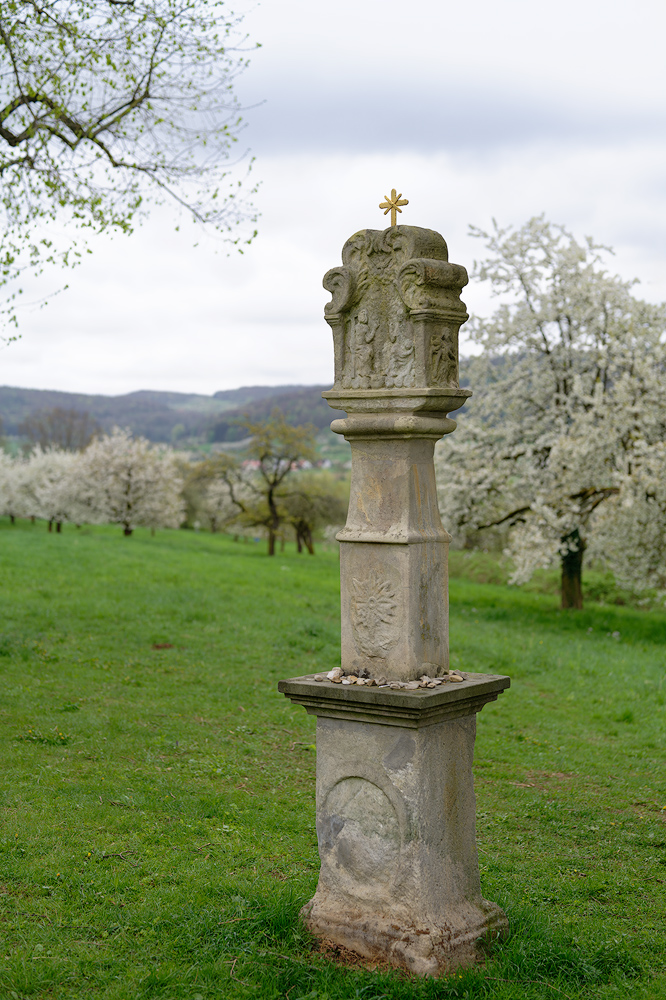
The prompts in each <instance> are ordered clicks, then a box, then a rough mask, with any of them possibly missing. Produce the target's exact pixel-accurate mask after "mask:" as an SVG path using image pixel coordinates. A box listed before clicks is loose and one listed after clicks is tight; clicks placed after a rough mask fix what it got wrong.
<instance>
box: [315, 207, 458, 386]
mask: <svg viewBox="0 0 666 1000" xmlns="http://www.w3.org/2000/svg"><path fill="white" fill-rule="evenodd" d="M342 260H343V266H342V267H336V268H333V269H332V270H330V271H329V272H328V273H327V274H326V276H325V277H324V287H325V288H326V289H328V291H330V292H331V295H332V299H331V302H329V303H328V304H327V305H326V307H325V314H326V319H327V321H328V323H329V324H330V325H331V328H332V330H333V339H334V344H335V388H336V389H406V388H413V387H417V386H418V387H425V386H435V387H436V386H454V387H457V384H458V343H457V341H458V330H459V328H460V326H461V324H462V323H464V322H465V320H466V319H467V313H466V311H465V306H464V303H462V302H461V301H460V291H461V289H462V288H463V287H464V286H465V285H466V284H467V272H466V271H465V269H464V268H463V267H459V266H458V265H457V264H450V263H449V261H448V250H447V247H446V242H445V241H444V239H443V237H441V236H440V235H439V233H435V232H432V231H431V230H429V229H419V228H417V227H415V226H395V227H392V228H390V229H386V230H384V231H378V230H371V229H368V230H363V231H362V232H360V233H356V234H355V235H354V236H352V237H351V239H349V240H348V241H347V243H346V244H345V246H344V248H343V251H342ZM424 324H425V327H427V329H424Z"/></svg>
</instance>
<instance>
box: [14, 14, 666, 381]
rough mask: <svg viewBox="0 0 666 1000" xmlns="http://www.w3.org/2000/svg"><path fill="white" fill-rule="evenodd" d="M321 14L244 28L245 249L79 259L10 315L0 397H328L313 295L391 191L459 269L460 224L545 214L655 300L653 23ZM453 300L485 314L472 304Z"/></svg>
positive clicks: (175, 246) (104, 248) (137, 250)
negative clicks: (255, 184) (251, 205)
mask: <svg viewBox="0 0 666 1000" xmlns="http://www.w3.org/2000/svg"><path fill="white" fill-rule="evenodd" d="M329 11H330V8H326V7H323V6H321V5H316V4H312V3H311V2H307V3H305V2H296V0H280V3H277V2H276V0H271V2H270V3H267V4H265V5H263V6H262V5H260V6H259V7H257V8H256V10H255V11H254V12H253V13H252V14H251V15H250V16H249V18H248V28H249V29H250V30H251V32H252V34H253V35H254V36H255V37H258V38H260V39H263V40H264V41H265V42H266V48H265V50H264V51H263V52H259V53H258V54H257V55H256V57H254V60H253V66H252V67H251V69H250V70H249V71H248V74H247V75H246V77H245V81H246V83H244V84H243V87H245V88H246V93H247V94H249V95H250V97H251V98H252V99H255V97H256V96H258V95H259V94H265V95H267V96H268V98H269V101H268V103H267V104H266V105H265V107H264V108H262V109H258V110H257V111H256V112H255V113H254V115H255V125H254V126H253V129H254V133H255V137H256V145H257V147H258V150H259V152H260V155H259V158H258V161H257V166H256V174H257V177H258V178H259V179H260V180H261V181H262V187H261V189H260V193H259V196H258V202H257V204H258V207H259V208H260V210H261V212H262V217H261V219H260V222H259V237H258V239H257V240H256V242H255V243H254V244H252V246H251V247H249V248H248V249H247V251H246V253H245V254H244V255H243V256H237V255H233V256H231V257H226V256H225V255H224V254H223V253H215V252H214V251H215V249H216V244H215V243H213V242H212V241H209V240H206V239H201V240H200V245H199V246H198V247H197V248H196V249H193V248H192V244H193V243H194V242H195V241H196V240H197V239H199V238H200V237H199V234H198V233H196V232H195V231H194V230H193V229H192V228H191V227H189V226H187V225H185V226H183V227H182V228H181V232H180V233H176V232H174V229H173V221H172V218H171V216H170V213H169V211H168V210H167V209H160V210H158V211H156V212H155V213H153V215H152V216H151V218H150V220H149V221H148V222H147V223H146V224H145V225H144V227H143V228H142V229H141V230H139V231H137V232H136V233H135V234H134V235H133V236H132V237H130V238H122V237H119V238H117V239H115V240H113V241H108V240H106V239H104V238H100V239H98V240H96V241H95V244H94V246H93V249H94V254H93V255H92V257H90V258H89V259H87V260H86V261H85V263H84V264H83V265H82V266H81V268H79V269H78V270H77V271H75V272H74V273H72V274H71V275H69V276H67V280H69V283H70V289H69V290H68V291H67V292H65V293H63V294H62V295H61V296H58V297H57V298H56V299H54V300H53V301H52V302H51V303H50V305H49V306H48V307H47V308H46V309H44V310H41V311H34V312H30V311H26V312H25V313H24V315H23V318H22V324H21V332H22V334H23V339H22V340H21V341H19V342H18V343H16V344H13V345H12V346H11V347H10V348H9V349H7V350H5V351H3V352H1V353H0V381H2V382H4V383H6V384H13V385H23V386H31V387H36V388H40V387H41V388H57V389H66V390H72V391H83V392H107V393H122V392H126V391H131V390H134V389H142V388H151V389H171V390H180V391H185V392H213V391H215V390H217V389H223V388H232V387H234V386H237V385H240V384H257V383H265V384H271V383H272V384H277V383H295V382H303V383H308V382H310V383H312V382H321V383H326V382H330V381H331V378H332V349H331V343H330V332H329V330H328V327H327V326H326V324H325V322H324V320H323V316H322V312H323V304H324V302H325V301H326V300H327V297H328V296H327V293H326V292H324V290H323V288H322V287H321V278H322V275H323V273H324V272H325V271H326V270H327V269H328V268H329V267H332V266H334V265H335V264H337V263H338V262H339V260H340V250H341V247H342V244H343V243H344V241H345V240H346V239H347V238H348V237H349V236H350V235H351V234H352V233H353V232H355V231H356V230H358V229H361V228H365V227H369V228H382V227H383V226H384V225H385V222H386V220H385V219H384V217H383V215H382V213H381V212H380V211H379V209H378V207H377V205H378V202H379V201H380V200H381V198H382V197H383V195H385V194H387V193H388V191H389V190H390V188H391V187H393V186H395V187H397V188H398V190H401V191H403V193H404V194H405V195H406V196H407V197H408V198H409V200H410V205H409V206H408V208H407V209H405V212H404V214H403V216H402V218H401V221H404V222H406V223H409V224H412V225H423V226H427V227H429V228H434V229H437V230H439V231H440V232H442V233H443V235H444V236H445V237H446V239H447V241H448V243H449V249H450V254H451V259H452V260H454V261H456V262H457V263H461V264H465V265H466V266H467V267H468V268H470V267H471V264H472V261H473V259H474V257H475V256H477V257H478V256H479V255H480V253H481V250H482V248H481V247H480V246H479V245H478V242H475V241H474V240H471V239H470V238H469V236H468V235H467V226H468V224H469V223H475V224H477V225H480V226H487V225H489V224H490V220H491V218H492V217H493V216H495V217H496V218H497V220H498V221H499V222H500V223H501V224H509V223H514V224H520V223H522V222H524V221H525V220H526V219H528V218H529V217H530V216H531V215H535V214H539V213H541V212H545V214H546V216H547V217H548V218H549V219H551V220H552V221H554V222H561V223H563V224H565V225H566V226H567V227H568V228H570V229H571V230H573V231H574V232H575V233H576V234H577V235H579V236H582V235H584V234H589V235H592V236H594V237H595V238H596V239H597V240H599V241H601V242H604V243H608V244H611V245H612V246H614V247H615V249H616V252H617V255H616V258H615V261H614V266H615V269H616V270H617V271H618V272H619V273H621V274H623V276H625V277H633V276H638V277H640V278H641V279H642V280H643V284H642V286H641V287H640V288H639V290H638V294H642V295H643V296H645V297H646V298H649V299H651V300H653V301H658V300H662V299H666V277H665V274H666V267H665V263H666V262H665V259H664V258H665V256H666V251H665V249H664V246H665V244H664V238H663V233H664V230H665V228H666V185H665V184H664V180H663V178H664V176H666V139H664V138H663V129H662V128H661V124H662V123H663V120H664V118H665V117H666V115H665V114H664V111H665V109H666V107H665V105H666V102H665V101H664V94H665V93H666V87H664V76H665V75H666V74H665V71H664V64H663V59H662V56H661V52H660V46H661V41H660V38H661V37H663V31H662V32H661V34H659V33H658V29H659V31H661V28H662V27H663V21H664V15H663V13H662V12H661V9H660V8H659V9H658V8H657V6H656V5H654V4H650V3H647V2H644V0H639V2H638V3H636V4H635V6H634V7H633V8H632V14H631V21H630V22H629V21H627V17H628V15H627V13H626V8H625V7H624V6H621V5H620V4H618V3H603V4H602V3H600V2H597V0H588V2H587V3H586V4H584V5H580V4H579V3H578V4H575V3H574V2H573V0H564V2H562V3H560V4H559V5H558V6H557V7H555V6H549V7H548V8H546V7H543V5H536V4H533V3H532V2H529V3H528V2H527V0H525V2H523V0H510V2H508V3H507V4H503V5H498V4H491V3H490V2H489V0H471V2H469V3H468V4H466V5H465V6H464V7H463V8H461V7H460V5H458V6H455V7H454V6H453V5H447V4H443V3H437V4H435V3H426V2H425V0H419V2H416V3H414V4H412V5H411V7H409V8H408V9H407V8H404V5H399V4H398V3H397V0H390V2H387V3H386V4H383V5H382V8H381V9H380V10H379V12H378V8H377V5H376V4H374V3H371V2H370V0H356V2H354V3H353V2H352V0H340V2H339V3H338V4H336V7H335V13H334V14H332V13H329ZM396 24H398V28H397V30H396V28H395V25H396ZM639 41H642V43H644V44H642V45H640V44H639ZM619 67H621V69H620V68H619ZM396 95H401V96H400V100H401V101H402V104H401V105H400V107H399V108H397V109H396V106H395V104H392V101H393V100H394V98H396ZM507 95H509V96H510V95H513V97H512V101H513V103H511V102H509V103H506V101H507ZM396 99H397V98H396ZM503 102H504V103H503ZM540 102H542V103H540ZM303 109H308V110H307V113H308V115H309V116H310V117H309V118H307V119H306V117H304V111H303ZM595 109H596V110H595ZM630 111H631V112H632V113H631V114H630V113H629V112H630ZM467 115H469V118H470V120H469V121H466V116H467ZM262 116H263V118H262ZM249 117H250V119H252V112H250V113H249ZM262 122H263V124H262ZM373 123H374V124H373ZM377 123H378V124H377ZM269 125H270V127H269ZM253 129H250V130H249V131H248V136H249V137H251V136H252V131H253ZM262 129H263V131H262ZM410 129H411V131H410ZM280 136H282V138H280ZM278 139H280V141H278ZM384 140H385V141H384ZM382 142H383V145H384V148H383V150H382V149H380V148H379V147H381V145H382ZM410 147H411V148H410ZM262 149H263V152H262ZM57 281H58V276H52V277H51V276H49V277H48V278H46V279H45V280H44V281H42V282H40V283H39V284H38V285H34V286H32V287H30V288H29V289H28V293H29V294H32V295H34V296H35V297H37V296H38V295H39V294H40V289H42V288H44V287H49V288H50V287H55V285H56V284H57ZM463 297H464V298H465V300H466V302H467V303H468V306H469V307H470V308H471V309H475V310H477V311H480V312H483V311H485V310H486V309H487V308H489V305H490V303H489V300H488V297H487V293H486V291H485V289H484V288H483V287H478V286H472V287H470V288H468V289H466V293H465V294H464V296H463Z"/></svg>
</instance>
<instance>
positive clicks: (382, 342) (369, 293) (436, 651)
mask: <svg viewBox="0 0 666 1000" xmlns="http://www.w3.org/2000/svg"><path fill="white" fill-rule="evenodd" d="M342 260H343V266H342V267H338V268H333V269H332V270H331V271H329V272H328V274H327V275H326V276H325V278H324V285H325V287H326V288H327V289H328V290H329V291H330V292H331V294H332V296H333V298H332V301H331V302H330V303H329V304H328V305H327V306H326V309H325V315H326V319H327V321H328V323H329V324H330V326H331V328H332V330H333V340H334V347H335V384H334V387H333V389H332V390H331V391H330V392H326V393H324V396H325V397H326V398H327V399H328V401H329V402H330V403H331V405H332V406H334V407H336V408H338V409H343V410H346V411H347V414H348V415H347V417H346V418H345V419H341V420H334V421H333V423H332V425H331V427H332V429H333V430H334V431H336V432H337V433H339V434H344V436H345V437H346V438H347V440H348V441H349V442H350V443H351V447H352V482H351V498H350V503H349V513H348V517H347V523H346V525H345V527H344V528H343V529H342V531H341V532H340V533H339V535H338V539H339V541H340V543H341V548H340V566H341V591H342V666H343V667H344V670H345V672H346V673H351V672H354V673H359V672H361V671H367V672H369V673H370V674H372V675H376V674H377V673H378V672H381V673H385V674H386V675H387V677H389V679H390V680H404V681H412V680H416V679H418V677H419V675H420V674H421V673H422V672H423V664H424V663H428V664H429V669H430V670H431V672H432V673H433V675H437V674H438V673H442V672H444V671H445V670H447V669H448V662H449V660H448V655H449V654H448V596H447V584H448V570H447V559H448V542H449V536H448V534H447V532H446V531H445V530H444V528H443V526H442V522H441V519H440V516H439V510H438V508H437V491H436V484H435V474H434V465H433V452H434V447H435V443H436V441H437V440H438V439H439V438H440V437H441V436H442V435H443V434H447V433H449V432H450V431H452V430H453V429H454V428H455V422H454V421H453V420H450V419H449V418H448V417H447V413H449V412H451V411H452V410H455V409H457V408H458V407H460V406H462V404H463V403H464V402H465V400H466V399H467V398H468V396H469V395H471V393H470V391H469V390H468V389H460V387H459V385H458V331H459V329H460V326H461V324H462V323H464V322H465V320H466V319H467V312H466V310H465V306H464V303H462V302H461V301H460V291H461V289H462V288H463V287H464V285H466V284H467V273H466V271H465V269H464V268H463V267H460V266H458V265H457V264H450V263H449V261H448V250H447V246H446V242H445V241H444V239H443V237H442V236H440V235H439V233H435V232H433V231H431V230H428V229H419V228H417V227H415V226H396V227H392V228H391V229H387V230H385V231H383V232H382V231H375V230H364V231H362V232H360V233H356V234H355V235H354V236H352V237H351V239H350V240H348V241H347V243H346V244H345V246H344V248H343V251H342ZM359 542H360V543H363V544H361V545H359V544H358V543H359Z"/></svg>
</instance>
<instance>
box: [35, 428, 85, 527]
mask: <svg viewBox="0 0 666 1000" xmlns="http://www.w3.org/2000/svg"><path fill="white" fill-rule="evenodd" d="M80 464H81V456H80V455H79V454H77V453H75V452H71V451H64V450H62V449H60V448H39V447H37V448H35V449H34V451H33V452H32V453H31V454H30V456H29V457H28V460H27V462H26V463H25V464H24V466H23V469H22V475H21V481H20V486H19V489H20V492H21V494H22V497H23V501H22V507H23V513H24V514H26V515H27V516H31V517H39V518H43V519H44V520H45V521H47V522H48V526H49V531H50V530H51V526H52V525H53V524H55V525H56V527H57V530H58V531H60V526H61V524H62V523H63V522H64V521H76V522H81V521H82V520H84V519H85V515H86V509H85V505H84V504H83V503H82V502H81V497H80V489H79V475H78V471H79V467H80Z"/></svg>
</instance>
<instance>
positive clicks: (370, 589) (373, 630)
mask: <svg viewBox="0 0 666 1000" xmlns="http://www.w3.org/2000/svg"><path fill="white" fill-rule="evenodd" d="M394 598H395V589H394V587H393V585H392V584H391V582H390V581H389V580H383V579H382V578H381V577H380V575H379V574H378V573H377V572H376V570H373V572H372V573H370V576H369V577H368V579H367V580H356V579H353V580H352V594H351V622H352V632H353V634H354V641H355V642H356V645H357V646H358V648H359V649H360V650H361V652H362V653H365V655H366V656H380V657H382V658H384V657H386V656H388V652H389V649H390V648H391V647H392V646H394V645H395V643H396V642H397V641H398V638H399V622H398V616H397V614H396V609H397V607H398V605H397V603H396V601H395V600H394Z"/></svg>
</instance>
